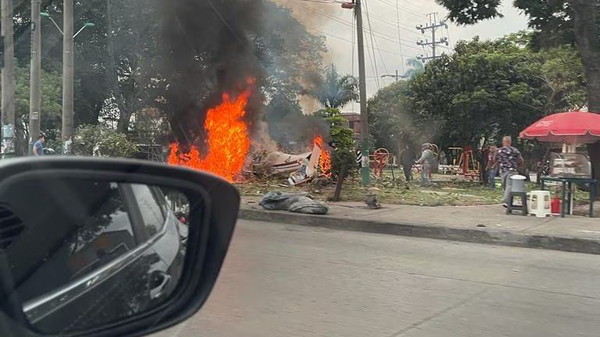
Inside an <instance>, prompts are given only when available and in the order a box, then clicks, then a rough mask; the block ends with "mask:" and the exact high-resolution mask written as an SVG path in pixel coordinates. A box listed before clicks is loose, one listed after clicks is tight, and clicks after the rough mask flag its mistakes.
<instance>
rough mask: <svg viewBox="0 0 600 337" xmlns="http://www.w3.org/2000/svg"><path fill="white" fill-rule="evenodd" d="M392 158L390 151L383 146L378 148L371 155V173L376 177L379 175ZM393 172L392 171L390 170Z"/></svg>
mask: <svg viewBox="0 0 600 337" xmlns="http://www.w3.org/2000/svg"><path fill="white" fill-rule="evenodd" d="M391 159H392V155H391V154H390V151H388V150H387V149H385V148H379V149H377V150H375V152H373V154H372V155H371V163H372V164H371V165H372V167H373V173H374V174H375V176H376V177H379V178H380V177H381V175H382V174H383V169H384V168H385V167H386V166H387V165H388V164H389V162H390V160H391ZM392 174H393V171H392Z"/></svg>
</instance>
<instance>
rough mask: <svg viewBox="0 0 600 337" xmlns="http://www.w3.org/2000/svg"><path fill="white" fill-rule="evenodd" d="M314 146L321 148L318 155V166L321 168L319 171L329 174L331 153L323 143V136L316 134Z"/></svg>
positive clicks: (328, 175)
mask: <svg viewBox="0 0 600 337" xmlns="http://www.w3.org/2000/svg"><path fill="white" fill-rule="evenodd" d="M313 143H314V146H317V147H319V149H321V156H320V157H319V168H320V169H321V173H323V174H324V175H325V176H327V177H330V176H331V154H330V153H329V152H328V151H327V149H326V148H325V146H324V145H323V138H322V137H321V136H317V137H316V138H315V140H314V142H313Z"/></svg>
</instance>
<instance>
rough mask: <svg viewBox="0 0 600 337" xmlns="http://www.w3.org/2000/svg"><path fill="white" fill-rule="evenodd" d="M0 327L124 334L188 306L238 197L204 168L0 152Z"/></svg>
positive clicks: (191, 309)
mask: <svg viewBox="0 0 600 337" xmlns="http://www.w3.org/2000/svg"><path fill="white" fill-rule="evenodd" d="M0 177H2V180H1V181H0V335H2V336H7V335H11V336H20V335H24V336H31V335H42V336H43V335H61V336H83V335H85V336H91V335H98V336H125V335H126V336H136V335H145V334H148V333H152V332H156V331H159V330H162V329H165V328H167V327H169V326H171V325H174V324H176V323H178V322H180V321H182V320H184V319H186V318H188V317H189V316H191V315H193V314H194V313H195V312H196V311H198V310H199V309H200V307H201V306H202V304H203V303H204V302H205V301H206V299H207V297H208V295H209V294H210V292H211V290H212V287H213V285H214V283H215V281H216V279H217V276H218V274H219V271H220V268H221V265H222V264H223V260H224V258H225V254H226V252H227V249H228V246H229V242H230V240H231V237H232V234H233V230H234V227H235V222H236V220H237V214H238V210H239V204H240V198H239V194H238V192H237V190H236V189H235V188H234V187H233V186H232V185H231V184H229V183H227V182H226V181H224V180H222V179H220V178H218V177H215V176H212V175H210V174H207V173H203V172H199V171H194V170H190V169H186V168H180V167H172V166H167V165H163V164H156V163H150V162H145V161H133V160H119V159H97V158H83V157H52V158H25V159H10V160H3V161H0Z"/></svg>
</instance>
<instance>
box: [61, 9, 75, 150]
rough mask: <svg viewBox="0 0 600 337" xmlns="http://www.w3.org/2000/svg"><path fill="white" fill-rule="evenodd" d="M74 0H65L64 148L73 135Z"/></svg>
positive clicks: (63, 148)
mask: <svg viewBox="0 0 600 337" xmlns="http://www.w3.org/2000/svg"><path fill="white" fill-rule="evenodd" d="M73 40H74V34H73V0H63V97H62V103H63V107H62V145H63V146H62V150H63V154H64V153H65V150H66V149H67V145H68V143H67V141H69V140H70V139H71V137H72V136H73V86H74V83H73V81H74V76H73V49H74V48H73Z"/></svg>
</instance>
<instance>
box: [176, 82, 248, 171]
mask: <svg viewBox="0 0 600 337" xmlns="http://www.w3.org/2000/svg"><path fill="white" fill-rule="evenodd" d="M248 84H252V81H251V80H249V81H248ZM249 96H250V90H249V89H248V90H246V91H244V92H243V93H241V94H240V95H239V96H238V97H237V98H232V97H230V95H229V94H227V93H224V94H223V96H222V102H221V104H219V105H217V106H216V107H214V108H211V109H209V110H208V112H207V114H206V121H205V122H204V128H205V129H206V132H207V135H208V137H207V142H208V153H207V155H206V156H205V157H204V158H201V155H200V151H199V150H198V149H197V148H196V147H194V146H192V147H191V149H190V151H189V152H188V153H182V152H180V148H179V144H177V143H172V144H171V146H170V149H171V151H170V154H169V158H168V162H169V164H171V165H180V166H187V167H190V168H194V169H197V170H204V171H208V172H211V173H213V174H216V175H218V176H220V177H222V178H224V179H226V180H227V181H230V182H233V181H234V180H235V179H236V177H237V176H238V175H239V173H240V172H241V171H242V169H243V167H244V162H245V161H246V155H247V154H248V150H249V149H250V139H249V137H248V126H247V125H246V123H245V122H244V121H243V120H242V118H243V117H244V115H245V114H246V111H245V109H246V105H247V103H248V97H249Z"/></svg>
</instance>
